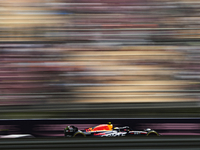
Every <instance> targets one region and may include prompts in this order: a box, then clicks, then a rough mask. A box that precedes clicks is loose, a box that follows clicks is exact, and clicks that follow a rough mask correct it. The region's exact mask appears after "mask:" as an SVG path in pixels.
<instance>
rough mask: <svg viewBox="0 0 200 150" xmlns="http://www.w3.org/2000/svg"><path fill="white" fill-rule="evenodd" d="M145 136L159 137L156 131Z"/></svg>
mask: <svg viewBox="0 0 200 150" xmlns="http://www.w3.org/2000/svg"><path fill="white" fill-rule="evenodd" d="M147 136H160V135H159V134H158V133H157V132H156V131H149V133H147Z"/></svg>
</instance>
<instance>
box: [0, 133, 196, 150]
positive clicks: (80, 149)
mask: <svg viewBox="0 0 200 150" xmlns="http://www.w3.org/2000/svg"><path fill="white" fill-rule="evenodd" d="M0 149H1V150H8V149H13V150H15V149H16V150H17V149H28V150H36V149H37V150H52V149H55V150H57V149H58V150H67V149H70V150H71V149H72V150H86V149H87V150H94V149H95V150H133V149H143V150H153V149H154V150H155V149H156V150H161V149H162V150H200V136H160V137H112V138H97V137H96V138H91V137H90V138H64V137H63V138H28V139H0Z"/></svg>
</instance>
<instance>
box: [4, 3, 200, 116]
mask: <svg viewBox="0 0 200 150" xmlns="http://www.w3.org/2000/svg"><path fill="white" fill-rule="evenodd" d="M0 5H1V9H0V12H1V17H0V19H1V22H0V32H1V34H0V49H1V50H0V56H1V57H0V65H1V69H0V95H1V96H0V108H1V109H0V111H1V112H3V113H2V114H4V115H1V118H16V117H17V118H20V117H80V115H79V114H80V113H82V115H81V117H105V116H104V114H102V113H101V111H102V110H103V111H105V112H106V113H105V114H107V112H108V113H109V114H113V115H110V117H122V116H120V115H121V114H123V115H124V116H126V115H127V114H128V115H129V116H130V117H133V116H134V117H142V116H144V117H155V116H161V115H163V116H165V117H169V116H170V117H171V116H182V117H185V116H186V117H187V116H189V117H195V116H198V117H199V110H198V107H199V98H200V94H199V91H200V81H199V79H200V76H199V75H200V62H199V58H200V48H199V45H200V34H199V33H200V17H199V16H200V12H199V7H200V3H199V1H197V0H193V1H189V0H173V1H172V0H163V1H157V0H123V1H118V0H74V1H72V0H6V1H0ZM155 107H156V108H155ZM172 107H173V108H174V109H173V110H172ZM91 108H92V111H91V110H90V109H91ZM119 108H120V111H119ZM169 108H170V109H169ZM83 109H84V112H85V113H84V112H83V111H81V110H83ZM97 109H98V111H97ZM156 109H157V110H156ZM165 109H166V111H163V110H165ZM95 110H96V112H95ZM144 110H145V111H144ZM44 111H45V112H44ZM28 112H29V113H28ZM97 112H98V113H97ZM130 112H131V114H130ZM160 113H161V114H160ZM169 113H170V114H169ZM26 114H29V115H28V116H26ZM36 114H37V115H36ZM63 114H65V115H63ZM66 114H73V115H66ZM91 114H93V115H91ZM94 114H99V115H94ZM135 114H137V115H136V116H135ZM148 114H149V115H148ZM176 114H178V115H176Z"/></svg>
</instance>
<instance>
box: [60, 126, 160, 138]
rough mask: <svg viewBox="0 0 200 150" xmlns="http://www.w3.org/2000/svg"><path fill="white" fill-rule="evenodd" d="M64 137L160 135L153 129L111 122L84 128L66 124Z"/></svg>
mask: <svg viewBox="0 0 200 150" xmlns="http://www.w3.org/2000/svg"><path fill="white" fill-rule="evenodd" d="M64 135H65V137H87V136H94V137H118V136H132V135H137V136H138V135H143V136H151V135H154V136H160V134H159V133H157V132H156V131H155V130H152V129H150V128H147V129H145V130H143V131H133V130H132V129H131V128H130V127H129V126H124V127H115V128H113V125H112V124H111V123H108V124H100V125H97V126H95V127H91V128H87V129H85V130H78V128H77V127H75V126H67V127H66V128H65V129H64Z"/></svg>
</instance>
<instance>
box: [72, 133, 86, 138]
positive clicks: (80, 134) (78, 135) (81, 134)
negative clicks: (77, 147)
mask: <svg viewBox="0 0 200 150" xmlns="http://www.w3.org/2000/svg"><path fill="white" fill-rule="evenodd" d="M74 137H85V134H83V133H77V134H75V135H74Z"/></svg>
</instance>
